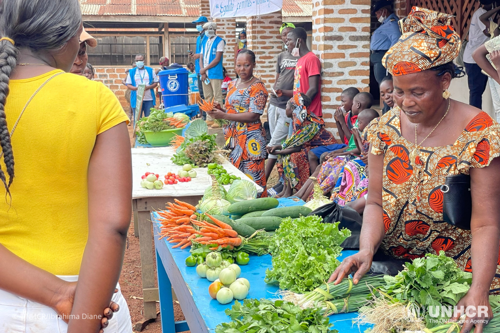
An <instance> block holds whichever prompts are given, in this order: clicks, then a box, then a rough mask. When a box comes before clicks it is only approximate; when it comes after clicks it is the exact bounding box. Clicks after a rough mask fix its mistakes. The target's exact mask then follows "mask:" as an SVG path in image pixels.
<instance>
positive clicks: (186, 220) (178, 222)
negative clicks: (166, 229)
mask: <svg viewBox="0 0 500 333" xmlns="http://www.w3.org/2000/svg"><path fill="white" fill-rule="evenodd" d="M189 221H190V219H189V217H183V218H180V219H178V220H177V221H175V222H176V223H177V224H181V223H186V222H189Z"/></svg>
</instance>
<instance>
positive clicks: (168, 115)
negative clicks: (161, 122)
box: [165, 112, 174, 118]
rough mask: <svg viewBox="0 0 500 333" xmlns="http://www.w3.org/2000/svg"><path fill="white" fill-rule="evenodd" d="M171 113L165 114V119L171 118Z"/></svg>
mask: <svg viewBox="0 0 500 333" xmlns="http://www.w3.org/2000/svg"><path fill="white" fill-rule="evenodd" d="M173 116H174V114H173V112H165V118H173Z"/></svg>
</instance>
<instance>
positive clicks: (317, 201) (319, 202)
mask: <svg viewBox="0 0 500 333" xmlns="http://www.w3.org/2000/svg"><path fill="white" fill-rule="evenodd" d="M309 179H312V180H313V181H314V182H315V183H314V192H313V198H312V199H311V201H309V202H308V203H306V204H305V205H304V206H305V207H307V208H311V209H312V210H313V211H314V210H316V209H318V208H319V207H322V206H324V205H327V204H329V203H332V202H331V201H330V200H328V198H327V197H325V196H324V195H323V190H322V189H321V187H320V186H319V184H318V182H317V181H316V178H315V177H310V178H309Z"/></svg>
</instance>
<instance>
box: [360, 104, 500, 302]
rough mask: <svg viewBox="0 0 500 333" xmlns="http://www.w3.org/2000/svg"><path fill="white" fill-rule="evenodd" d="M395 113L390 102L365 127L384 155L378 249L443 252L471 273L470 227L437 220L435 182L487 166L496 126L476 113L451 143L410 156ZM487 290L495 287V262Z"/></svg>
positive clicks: (499, 279) (499, 144)
mask: <svg viewBox="0 0 500 333" xmlns="http://www.w3.org/2000/svg"><path fill="white" fill-rule="evenodd" d="M400 112H401V110H400V109H399V108H398V107H395V108H394V109H393V110H391V111H389V112H388V113H386V114H385V115H383V116H382V117H381V118H379V119H378V120H374V121H372V122H371V123H370V125H369V127H368V128H367V132H368V140H369V141H370V143H371V144H372V150H371V152H372V153H373V154H375V155H383V156H384V169H383V189H382V199H383V200H382V202H383V205H382V206H383V219H384V226H385V232H386V236H385V238H384V240H383V242H382V248H383V249H384V251H386V252H387V253H388V254H390V255H392V256H394V257H396V258H399V259H414V258H418V257H422V256H424V255H425V254H426V253H433V254H438V253H439V252H440V251H444V252H445V253H446V255H447V256H448V257H451V258H453V259H455V261H456V263H457V264H458V266H459V267H460V268H461V269H463V270H465V271H468V272H471V271H472V264H471V241H472V235H471V231H470V230H463V229H459V228H456V227H454V226H452V225H450V224H448V223H446V222H444V221H443V192H442V191H441V185H444V184H445V180H446V177H447V176H450V175H458V174H460V173H461V174H469V172H470V169H471V168H484V167H487V166H488V165H489V164H490V163H491V161H492V160H493V159H494V158H495V157H498V156H499V155H500V137H499V133H500V126H499V125H498V124H497V123H496V122H495V121H494V120H493V119H491V117H490V116H489V115H488V114H486V113H485V112H481V113H479V114H478V115H477V116H476V117H474V119H472V120H471V121H470V122H469V124H468V125H467V127H466V128H465V129H464V130H463V132H462V134H461V135H460V137H459V138H458V140H457V141H456V142H455V143H454V144H453V145H449V146H443V147H432V148H429V147H422V148H421V149H420V154H418V155H417V156H416V157H415V160H414V161H411V160H410V152H411V151H413V149H414V148H415V145H414V144H413V143H412V142H409V141H407V140H406V139H405V138H404V137H403V136H402V135H401V130H400V129H401V126H400ZM490 289H491V292H499V291H500V265H499V266H497V273H496V275H495V278H494V280H493V283H492V285H491V288H490Z"/></svg>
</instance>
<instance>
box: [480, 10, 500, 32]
mask: <svg viewBox="0 0 500 333" xmlns="http://www.w3.org/2000/svg"><path fill="white" fill-rule="evenodd" d="M499 10H500V7H495V8H493V9H491V10H489V11H487V12H486V13H484V14H483V15H481V16H479V20H480V21H481V23H482V24H484V25H485V26H486V29H487V30H488V31H489V30H490V18H491V17H493V16H494V15H495V14H496V13H497V12H498V11H499ZM489 33H490V36H491V34H492V33H493V31H489Z"/></svg>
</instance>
